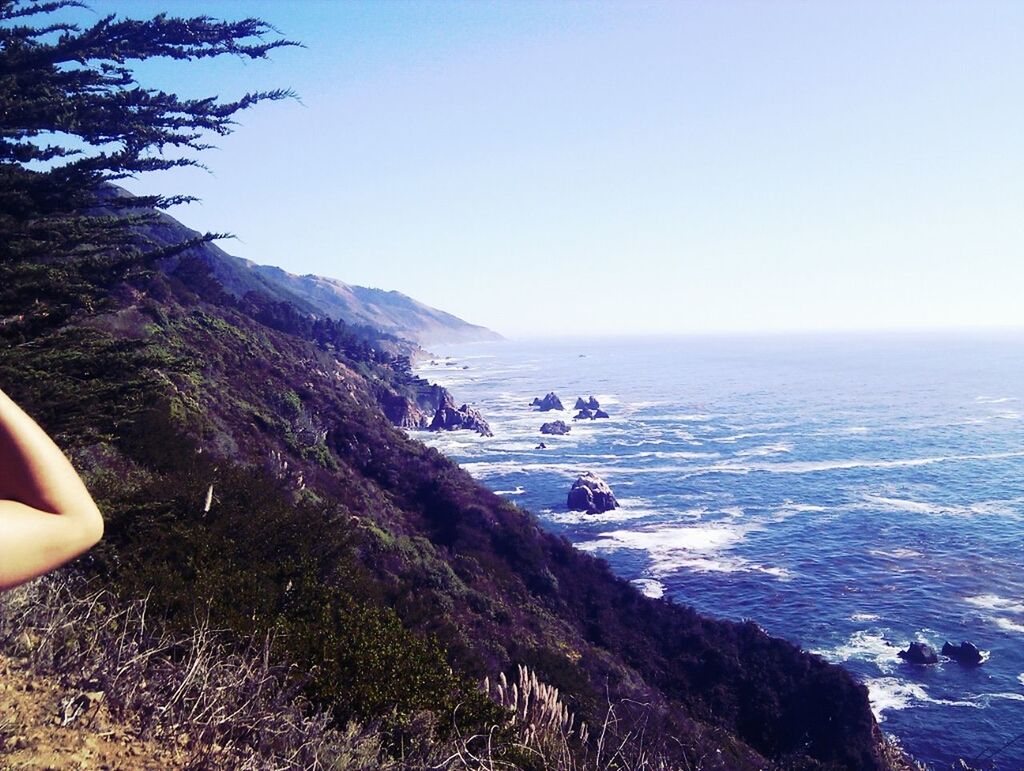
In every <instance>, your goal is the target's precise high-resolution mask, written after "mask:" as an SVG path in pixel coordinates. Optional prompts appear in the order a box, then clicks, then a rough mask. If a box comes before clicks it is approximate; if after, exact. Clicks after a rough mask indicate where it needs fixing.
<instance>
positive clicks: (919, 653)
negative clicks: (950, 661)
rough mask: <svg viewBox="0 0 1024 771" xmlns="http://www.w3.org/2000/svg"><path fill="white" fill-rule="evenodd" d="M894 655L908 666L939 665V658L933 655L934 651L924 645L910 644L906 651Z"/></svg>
mask: <svg viewBox="0 0 1024 771" xmlns="http://www.w3.org/2000/svg"><path fill="white" fill-rule="evenodd" d="M896 655H897V656H899V657H900V658H901V659H903V660H904V661H906V662H907V663H908V664H922V665H923V664H938V663H939V657H938V656H936V655H935V651H934V650H933V649H932V646H930V645H927V644H926V643H919V642H914V643H910V647H909V648H908V649H907V650H905V651H900V652H899V653H897V654H896Z"/></svg>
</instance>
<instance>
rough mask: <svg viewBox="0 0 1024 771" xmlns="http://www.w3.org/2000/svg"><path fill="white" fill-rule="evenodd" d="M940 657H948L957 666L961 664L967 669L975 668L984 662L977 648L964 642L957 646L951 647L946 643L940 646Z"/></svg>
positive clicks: (951, 645) (950, 644)
mask: <svg viewBox="0 0 1024 771" xmlns="http://www.w3.org/2000/svg"><path fill="white" fill-rule="evenodd" d="M942 655H943V656H948V657H949V658H951V659H953V661H955V662H957V663H958V664H963V665H964V666H967V667H976V666H978V665H979V664H981V662H983V661H984V660H985V657H984V656H982V654H981V651H980V650H979V649H978V646H977V645H975V644H974V643H969V642H966V641H964V642H962V643H960V644H959V645H953V644H952V643H950V642H948V641H947V642H946V644H945V645H943V646H942Z"/></svg>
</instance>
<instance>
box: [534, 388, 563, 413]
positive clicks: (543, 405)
mask: <svg viewBox="0 0 1024 771" xmlns="http://www.w3.org/2000/svg"><path fill="white" fill-rule="evenodd" d="M530 406H531V407H538V408H540V411H541V412H548V411H549V410H564V409H565V407H563V406H562V400H561V399H559V398H558V394H556V393H555V392H554V391H552V392H551V393H549V394H546V395H545V396H544V398H543V399H534V400H533V401H532V402H530Z"/></svg>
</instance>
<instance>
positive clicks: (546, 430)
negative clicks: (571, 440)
mask: <svg viewBox="0 0 1024 771" xmlns="http://www.w3.org/2000/svg"><path fill="white" fill-rule="evenodd" d="M570 431H572V429H571V428H570V427H569V426H568V425H566V422H565V421H564V420H555V421H552V422H551V423H545V424H544V425H543V426H541V427H540V432H541V433H542V434H553V435H555V436H563V435H564V434H568V433H569V432H570Z"/></svg>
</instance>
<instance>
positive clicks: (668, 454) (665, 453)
mask: <svg viewBox="0 0 1024 771" xmlns="http://www.w3.org/2000/svg"><path fill="white" fill-rule="evenodd" d="M611 457H619V456H611ZM631 457H634V458H657V459H658V460H666V459H676V458H678V459H682V460H700V459H702V458H721V457H722V454H721V453H719V452H692V451H690V450H671V451H669V450H647V451H644V452H635V453H631Z"/></svg>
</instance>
